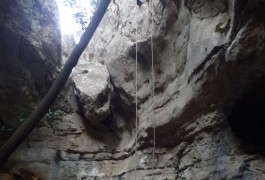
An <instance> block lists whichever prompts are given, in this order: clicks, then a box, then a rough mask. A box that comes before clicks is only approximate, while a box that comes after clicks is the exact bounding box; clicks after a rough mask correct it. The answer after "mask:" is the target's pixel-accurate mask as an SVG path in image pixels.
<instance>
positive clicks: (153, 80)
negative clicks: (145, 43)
mask: <svg viewBox="0 0 265 180" xmlns="http://www.w3.org/2000/svg"><path fill="white" fill-rule="evenodd" d="M153 30H154V2H153V0H151V54H152V55H151V57H152V70H151V77H152V92H151V94H152V106H151V107H152V108H151V110H152V111H151V112H154V95H155V85H154V84H155V77H154V43H153ZM155 132H156V128H155V124H154V126H153V165H152V179H154V166H155V149H156V135H155Z"/></svg>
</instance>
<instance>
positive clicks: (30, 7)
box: [0, 0, 61, 128]
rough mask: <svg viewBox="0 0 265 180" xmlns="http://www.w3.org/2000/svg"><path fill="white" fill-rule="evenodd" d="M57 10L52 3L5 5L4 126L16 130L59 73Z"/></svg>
mask: <svg viewBox="0 0 265 180" xmlns="http://www.w3.org/2000/svg"><path fill="white" fill-rule="evenodd" d="M56 8H57V6H56V4H55V3H54V1H52V0H49V1H42V0H41V1H40V0H36V1H30V0H26V1H16V0H15V1H12V2H11V1H8V0H4V1H2V2H1V5H0V13H1V16H0V102H1V103H0V112H1V114H0V123H1V126H2V124H3V125H4V126H7V127H12V128H14V127H16V126H17V124H18V123H19V121H23V120H24V118H25V117H24V116H27V115H28V113H29V112H30V111H31V109H32V108H33V106H34V104H35V103H36V101H38V100H39V99H40V97H42V96H43V95H44V94H45V93H46V92H47V90H48V88H49V87H50V85H51V83H52V81H53V80H54V78H55V76H56V74H57V72H56V69H57V68H59V67H60V59H61V58H60V54H61V53H60V48H61V47H60V30H59V27H58V13H57V12H56V11H54V9H56ZM29 102H31V104H30V103H29Z"/></svg>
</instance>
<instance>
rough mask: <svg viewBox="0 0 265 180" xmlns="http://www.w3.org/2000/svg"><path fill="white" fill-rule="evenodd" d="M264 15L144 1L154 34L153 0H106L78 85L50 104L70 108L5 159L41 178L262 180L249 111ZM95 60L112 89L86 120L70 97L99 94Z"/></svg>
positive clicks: (257, 97) (257, 134) (261, 8)
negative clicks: (99, 114) (99, 115)
mask: <svg viewBox="0 0 265 180" xmlns="http://www.w3.org/2000/svg"><path fill="white" fill-rule="evenodd" d="M264 12H265V5H264V2H263V1H261V0H258V1H249V2H247V1H225V0H214V1H212V0H199V1H192V0H188V1H184V0H174V1H170V0H164V1H154V13H153V17H154V24H153V25H154V26H153V29H152V21H151V15H152V10H151V1H143V4H142V6H141V7H138V6H137V5H136V4H135V1H122V0H116V1H115V4H114V3H111V6H110V8H109V10H108V12H107V14H106V15H105V17H104V19H103V21H102V23H101V25H100V26H99V28H98V29H97V32H96V33H95V35H94V37H93V39H92V41H91V43H90V44H89V46H88V47H87V50H86V52H84V54H83V56H82V58H81V60H80V63H79V65H78V67H77V68H76V69H77V71H76V72H77V75H74V76H73V77H74V81H76V83H77V84H80V85H81V86H79V89H82V88H83V90H82V91H81V90H79V93H76V92H74V89H73V88H72V87H71V86H68V88H67V89H66V90H65V92H64V95H62V96H61V97H60V99H59V104H61V106H66V107H68V108H69V110H65V111H64V113H62V114H61V115H60V116H59V117H58V118H57V119H55V121H53V122H54V123H53V128H51V126H50V125H49V123H48V122H46V121H44V122H43V123H42V124H40V127H39V129H36V130H34V132H32V134H31V136H30V137H29V138H28V139H27V142H24V143H23V144H22V145H21V146H20V147H19V149H18V150H17V151H16V152H15V153H14V154H13V156H12V157H11V158H10V160H9V161H8V162H7V166H23V167H24V168H26V169H28V170H30V171H32V172H34V173H36V174H38V175H39V176H40V177H42V178H44V179H69V180H70V179H117V180H120V179H145V180H148V179H157V180H161V179H166V180H171V179H172V180H173V179H213V180H215V179H264V171H265V159H264V143H262V142H264V140H263V138H262V137H264V128H265V127H264V126H265V125H264V118H260V117H257V116H255V115H256V114H263V113H262V111H263V110H262V108H257V109H255V108H253V107H259V106H262V105H263V103H264V97H263V95H264V93H262V92H264V91H265V88H264V86H263V85H262V84H263V83H264V80H265V78H264V77H265V76H264V75H265V63H264V55H265V46H264V42H265V41H264V38H265V36H264V30H265V25H264V21H263V17H264ZM151 34H153V47H154V77H155V80H154V86H155V89H154V90H155V95H154V99H152V96H151V88H152V82H153V81H152V76H151V57H152V55H151V45H152V44H151V42H152V41H151ZM136 42H137V47H138V51H137V53H138V66H137V70H138V75H137V77H138V82H137V86H138V91H137V94H138V97H137V98H138V101H137V102H138V107H137V108H138V114H137V117H138V119H137V120H138V123H139V127H138V130H137V131H136V129H135V113H136V112H135V111H136V109H135V103H136V101H135V87H136V84H135V81H136V76H135V70H136V69H135V68H136V63H135V62H136V61H135V55H136V49H135V48H136ZM88 62H89V63H88ZM93 63H94V64H97V63H100V64H101V66H102V65H106V67H107V69H108V73H109V80H110V83H111V85H112V87H113V93H110V92H109V93H110V103H109V104H108V105H107V106H106V109H107V110H108V111H109V115H108V117H107V118H106V119H105V120H103V121H101V120H100V121H97V123H96V125H95V124H94V125H92V124H90V123H88V121H87V120H86V119H87V118H89V117H91V116H93V114H92V115H91V114H90V115H89V114H87V117H84V113H82V112H85V111H86V110H88V109H90V110H91V109H92V107H86V106H85V105H86V104H89V103H84V104H82V103H81V104H80V99H82V98H83V97H84V93H83V94H82V93H80V92H86V93H87V95H86V96H93V94H95V93H96V92H97V93H99V92H100V90H98V91H97V90H93V91H89V88H92V85H99V82H94V83H92V82H91V80H92V79H90V78H89V72H93V71H89V69H90V68H92V67H93V66H94V65H93ZM86 70H88V71H86ZM98 71H100V72H97V73H99V74H101V72H103V73H102V75H104V74H105V72H106V71H105V70H104V71H103V70H102V71H101V70H98ZM82 72H83V74H84V77H81V74H82ZM73 74H74V73H73ZM91 76H92V74H91ZM99 77H101V76H99ZM99 77H98V78H99ZM75 78H76V80H75ZM83 79H86V80H84V81H83V82H82V83H80V82H81V81H82V80H83ZM103 79H104V82H106V79H108V78H107V73H106V76H104V78H103ZM85 81H86V82H88V83H86V82H85ZM94 81H96V80H94ZM104 82H101V83H103V84H104ZM88 84H91V85H88ZM87 85H88V87H86V86H87ZM101 85H102V84H101ZM107 86H108V85H106V84H105V85H104V87H107ZM101 89H104V88H103V86H102V88H101ZM94 100H95V101H97V100H96V98H94ZM91 102H92V101H91ZM152 102H153V103H152ZM248 104H250V105H249V106H248ZM104 107H105V106H104ZM97 109H98V108H97V107H94V111H93V109H92V111H91V112H92V113H96V111H97ZM243 111H244V116H243V117H242V116H241V115H240V114H241V113H240V112H243ZM247 111H249V112H254V113H247ZM245 113H246V114H245ZM56 117H57V116H56ZM104 118H105V116H104ZM95 120H96V119H95ZM92 121H93V120H92ZM241 122H242V123H241ZM154 126H155V127H156V131H155V132H156V139H155V142H156V149H155V153H154V154H152V148H153V143H154V139H153V127H154ZM248 127H250V128H248ZM136 132H137V133H136ZM136 140H137V141H136Z"/></svg>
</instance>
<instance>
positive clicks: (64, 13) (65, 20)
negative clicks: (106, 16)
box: [56, 0, 92, 42]
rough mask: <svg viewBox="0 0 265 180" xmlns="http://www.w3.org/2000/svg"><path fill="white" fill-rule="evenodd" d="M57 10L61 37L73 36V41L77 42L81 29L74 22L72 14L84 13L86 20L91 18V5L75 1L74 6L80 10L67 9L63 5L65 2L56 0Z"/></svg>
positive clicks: (83, 1)
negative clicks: (86, 16)
mask: <svg viewBox="0 0 265 180" xmlns="http://www.w3.org/2000/svg"><path fill="white" fill-rule="evenodd" d="M56 1H57V5H58V8H59V15H60V27H61V33H62V35H64V34H68V35H74V37H75V41H76V42H78V41H79V39H80V36H81V35H82V32H83V30H82V27H81V25H80V24H79V23H77V22H76V20H75V18H74V16H73V15H74V14H75V13H77V12H86V13H87V15H88V18H89V17H91V15H92V12H91V5H90V1H89V0H76V1H75V2H76V4H77V5H78V6H79V7H82V8H76V7H72V8H71V7H69V6H65V5H64V3H63V2H64V1H65V0H56Z"/></svg>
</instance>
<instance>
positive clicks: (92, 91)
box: [73, 63, 111, 124]
mask: <svg viewBox="0 0 265 180" xmlns="http://www.w3.org/2000/svg"><path fill="white" fill-rule="evenodd" d="M73 80H74V83H75V89H76V94H77V96H78V100H79V104H80V106H81V111H82V113H83V114H84V117H85V118H86V119H87V120H88V121H89V122H90V123H92V124H98V123H99V122H101V121H103V120H105V119H106V118H108V117H109V115H110V95H111V85H110V80H109V73H108V70H107V68H106V66H104V65H102V64H100V63H89V64H81V65H79V66H78V67H76V68H75V71H74V73H73Z"/></svg>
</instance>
